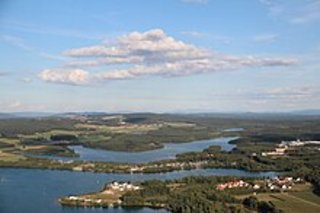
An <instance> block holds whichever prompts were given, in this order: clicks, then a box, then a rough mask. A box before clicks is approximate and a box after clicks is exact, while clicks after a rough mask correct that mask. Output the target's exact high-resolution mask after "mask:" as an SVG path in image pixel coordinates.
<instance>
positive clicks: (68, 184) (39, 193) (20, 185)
mask: <svg viewBox="0 0 320 213" xmlns="http://www.w3.org/2000/svg"><path fill="white" fill-rule="evenodd" d="M190 175H216V176H218V175H219V176H226V175H234V176H250V177H262V176H268V177H272V176H275V175H276V173H274V172H264V173H251V172H246V171H242V170H237V169H206V170H204V169H197V170H191V171H175V172H170V173H162V174H132V175H130V174H97V173H83V172H71V171H51V170H36V169H2V168H0V212H1V213H2V212H3V213H36V212H40V213H98V212H106V213H165V212H166V211H165V210H152V209H148V208H142V209H122V208H118V209H113V208H109V209H102V208H99V209H94V208H70V207H62V206H60V205H59V204H58V203H57V199H58V198H59V197H61V196H67V195H70V194H81V193H88V192H94V191H98V190H100V189H101V188H102V187H103V185H104V184H105V183H107V182H111V181H113V180H117V181H133V182H134V181H143V180H148V179H160V180H165V179H175V178H181V177H185V176H190Z"/></svg>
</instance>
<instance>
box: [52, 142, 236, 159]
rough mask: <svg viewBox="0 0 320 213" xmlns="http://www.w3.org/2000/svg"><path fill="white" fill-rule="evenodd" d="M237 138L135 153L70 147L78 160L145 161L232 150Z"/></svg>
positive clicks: (176, 144) (172, 144) (169, 145)
mask: <svg viewBox="0 0 320 213" xmlns="http://www.w3.org/2000/svg"><path fill="white" fill-rule="evenodd" d="M236 138H237V137H221V138H215V139H208V140H200V141H193V142H190V143H167V144H165V147H164V148H162V149H156V150H151V151H145V152H133V153H128V152H116V151H107V150H101V149H91V148H85V147H83V146H69V148H71V149H73V150H74V151H75V152H76V153H78V154H79V155H80V157H79V158H75V159H76V160H90V161H107V162H124V163H127V162H129V163H145V162H151V161H157V160H164V159H173V158H175V156H176V155H177V154H181V153H185V152H197V151H202V150H204V149H206V148H208V147H209V146H212V145H219V146H221V149H222V150H224V151H231V150H232V149H233V148H234V147H235V145H234V144H229V141H230V140H234V139H236ZM46 157H48V156H46ZM48 158H51V159H59V160H70V159H72V158H65V157H52V156H51V157H48Z"/></svg>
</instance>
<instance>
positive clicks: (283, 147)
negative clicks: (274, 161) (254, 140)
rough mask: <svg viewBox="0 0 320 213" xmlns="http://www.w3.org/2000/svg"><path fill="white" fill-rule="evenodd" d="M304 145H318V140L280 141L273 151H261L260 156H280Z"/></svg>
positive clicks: (319, 142) (319, 143)
mask: <svg viewBox="0 0 320 213" xmlns="http://www.w3.org/2000/svg"><path fill="white" fill-rule="evenodd" d="M305 145H320V141H300V140H299V139H298V140H296V141H282V142H281V143H280V144H278V145H277V146H276V148H275V149H274V150H273V151H270V152H262V153H261V155H262V156H282V155H285V154H286V152H287V151H288V150H290V149H291V150H294V148H296V147H301V146H305Z"/></svg>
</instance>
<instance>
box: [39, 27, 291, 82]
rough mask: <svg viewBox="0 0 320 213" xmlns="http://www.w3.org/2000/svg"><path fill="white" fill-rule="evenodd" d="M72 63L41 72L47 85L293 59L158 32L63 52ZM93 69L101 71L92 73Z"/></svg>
mask: <svg viewBox="0 0 320 213" xmlns="http://www.w3.org/2000/svg"><path fill="white" fill-rule="evenodd" d="M64 55H65V56H68V57H70V58H72V59H74V60H73V61H71V62H69V63H67V64H66V67H65V68H59V69H55V68H53V69H46V70H43V71H42V72H41V73H40V74H39V77H40V78H41V79H43V80H45V81H48V82H54V83H65V84H74V85H84V84H90V83H93V82H103V81H108V80H121V79H134V78H137V77H141V76H164V77H167V76H171V77H172V76H188V75H194V74H200V73H209V72H218V71H224V70H237V69H241V68H246V67H265V66H287V65H291V64H294V63H295V62H296V60H295V59H293V58H268V57H255V56H233V55H227V54H222V53H217V52H215V51H213V50H211V49H206V48H202V47H197V46H195V45H192V44H187V43H185V42H183V41H180V40H177V39H175V38H173V37H171V36H168V35H167V34H166V33H165V32H164V31H163V30H161V29H153V30H149V31H146V32H132V33H129V34H127V35H124V36H120V37H118V38H117V39H116V41H115V42H114V43H112V44H108V43H107V44H100V45H95V46H89V47H81V48H75V49H69V50H66V51H64ZM93 67H95V68H98V69H100V70H102V69H103V70H102V71H99V72H94V71H92V70H90V69H92V68H93Z"/></svg>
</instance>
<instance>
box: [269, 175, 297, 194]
mask: <svg viewBox="0 0 320 213" xmlns="http://www.w3.org/2000/svg"><path fill="white" fill-rule="evenodd" d="M302 182H303V179H302V178H299V177H298V178H293V177H275V178H273V179H269V180H267V188H268V189H269V190H271V191H273V190H290V189H292V187H293V185H295V184H296V183H302Z"/></svg>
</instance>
